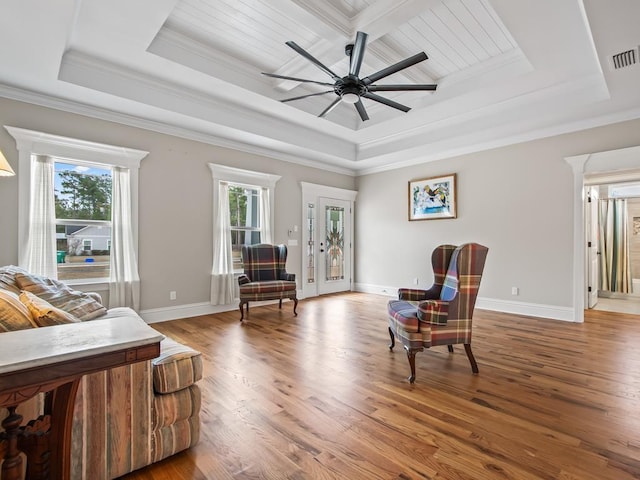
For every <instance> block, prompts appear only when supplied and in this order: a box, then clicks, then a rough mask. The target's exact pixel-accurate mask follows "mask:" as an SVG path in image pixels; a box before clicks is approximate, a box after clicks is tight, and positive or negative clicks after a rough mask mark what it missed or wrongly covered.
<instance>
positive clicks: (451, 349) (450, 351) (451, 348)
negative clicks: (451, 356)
mask: <svg viewBox="0 0 640 480" xmlns="http://www.w3.org/2000/svg"><path fill="white" fill-rule="evenodd" d="M447 349H448V350H449V353H453V345H447Z"/></svg>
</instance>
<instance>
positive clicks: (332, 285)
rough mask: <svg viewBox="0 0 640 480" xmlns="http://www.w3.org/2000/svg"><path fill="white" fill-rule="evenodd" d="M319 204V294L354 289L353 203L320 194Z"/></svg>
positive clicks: (317, 243)
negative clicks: (352, 283) (352, 252)
mask: <svg viewBox="0 0 640 480" xmlns="http://www.w3.org/2000/svg"><path fill="white" fill-rule="evenodd" d="M318 207H319V209H318V231H317V236H316V242H315V243H316V245H317V247H316V249H317V255H318V257H317V258H318V294H320V295H323V294H325V293H336V292H344V291H348V290H351V203H350V202H348V201H346V200H336V199H332V198H324V197H321V198H320V199H319V202H318Z"/></svg>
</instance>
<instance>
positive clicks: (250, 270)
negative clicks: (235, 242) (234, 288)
mask: <svg viewBox="0 0 640 480" xmlns="http://www.w3.org/2000/svg"><path fill="white" fill-rule="evenodd" d="M286 263H287V246H286V245H269V244H266V243H261V244H258V245H243V246H242V264H243V267H244V273H245V275H246V276H247V277H249V279H250V280H251V281H252V282H265V281H273V280H280V276H281V273H282V272H284V271H285V265H286Z"/></svg>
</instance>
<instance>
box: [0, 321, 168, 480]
mask: <svg viewBox="0 0 640 480" xmlns="http://www.w3.org/2000/svg"><path fill="white" fill-rule="evenodd" d="M163 338H164V337H163V335H162V334H160V333H159V332H157V331H155V330H154V329H152V328H151V327H149V326H148V325H147V324H145V323H144V322H142V321H135V320H133V319H132V318H131V317H122V318H112V319H108V320H93V321H90V322H81V323H71V324H67V325H58V326H55V327H44V328H34V329H30V330H20V331H17V332H7V333H2V334H0V407H7V408H8V410H9V416H8V417H7V418H5V419H4V420H3V421H2V426H3V428H4V429H5V433H4V434H3V435H4V437H5V439H6V441H7V442H6V443H7V446H6V452H5V456H4V463H3V465H2V479H3V480H16V479H18V478H20V475H21V472H22V469H23V467H22V465H21V463H22V460H21V457H20V455H19V454H20V452H19V450H18V432H19V430H20V428H19V427H20V424H21V422H22V417H21V416H20V415H18V414H17V413H16V412H15V408H16V406H18V405H19V404H20V403H22V402H24V401H26V400H28V399H29V398H32V397H34V396H35V395H37V394H38V393H40V392H51V393H50V394H49V395H50V401H48V402H47V407H46V408H47V410H48V413H49V414H50V422H51V428H50V433H49V435H50V437H49V446H50V455H49V456H48V457H49V458H50V464H49V465H47V464H46V463H47V462H46V461H45V462H44V465H43V466H37V468H35V470H37V473H33V472H32V473H31V474H30V477H33V478H39V479H40V478H42V479H44V478H51V479H53V480H67V479H68V478H69V474H70V465H71V463H70V454H71V427H72V420H73V407H74V402H75V396H76V392H77V390H78V385H79V383H80V379H81V378H82V376H83V375H86V374H89V373H94V372H98V371H102V370H107V369H110V368H114V367H119V366H122V365H128V364H131V363H135V362H140V361H143V360H150V359H152V358H155V357H157V356H158V355H159V354H160V341H161V340H162V339H163ZM45 457H46V455H45Z"/></svg>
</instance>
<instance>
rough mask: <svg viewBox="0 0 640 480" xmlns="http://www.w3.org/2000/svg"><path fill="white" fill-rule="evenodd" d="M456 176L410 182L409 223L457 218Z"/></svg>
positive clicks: (452, 174)
mask: <svg viewBox="0 0 640 480" xmlns="http://www.w3.org/2000/svg"><path fill="white" fill-rule="evenodd" d="M456 210H457V202H456V174H455V173H451V174H448V175H442V176H439V177H430V178H423V179H420V180H410V181H409V221H413V220H435V219H442V218H456V216H457V212H456Z"/></svg>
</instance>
